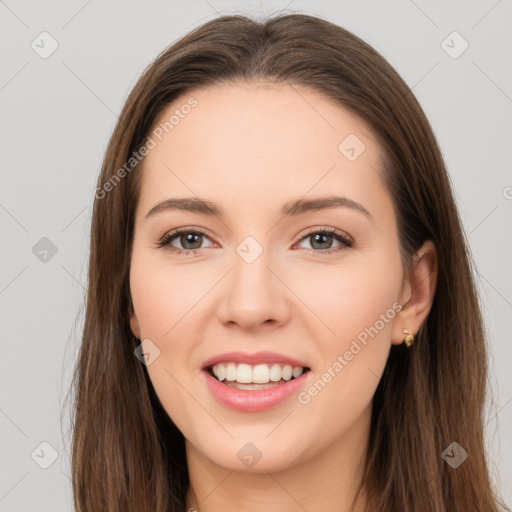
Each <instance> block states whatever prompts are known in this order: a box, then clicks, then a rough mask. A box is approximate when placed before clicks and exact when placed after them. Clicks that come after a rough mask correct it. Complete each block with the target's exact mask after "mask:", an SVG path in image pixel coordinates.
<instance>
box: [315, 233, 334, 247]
mask: <svg viewBox="0 0 512 512" xmlns="http://www.w3.org/2000/svg"><path fill="white" fill-rule="evenodd" d="M329 238H332V235H327V234H325V233H317V234H316V235H314V236H313V239H314V242H313V243H312V244H311V245H312V247H313V248H316V249H328V247H315V244H316V243H317V241H318V240H319V239H320V242H319V243H320V244H321V243H322V241H323V243H326V241H325V240H326V239H329Z"/></svg>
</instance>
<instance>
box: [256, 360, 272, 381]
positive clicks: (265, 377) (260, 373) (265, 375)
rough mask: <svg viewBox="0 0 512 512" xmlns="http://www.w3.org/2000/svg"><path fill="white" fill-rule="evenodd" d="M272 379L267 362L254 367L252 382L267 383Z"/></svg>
mask: <svg viewBox="0 0 512 512" xmlns="http://www.w3.org/2000/svg"><path fill="white" fill-rule="evenodd" d="M269 380H270V370H269V369H268V366H267V365H266V364H258V365H256V366H255V367H254V368H253V369H252V382H254V383H256V384H266V383H267V382H268V381H269Z"/></svg>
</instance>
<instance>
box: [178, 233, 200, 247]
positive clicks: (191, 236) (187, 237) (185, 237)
mask: <svg viewBox="0 0 512 512" xmlns="http://www.w3.org/2000/svg"><path fill="white" fill-rule="evenodd" d="M201 236H202V235H201V234H199V233H187V234H186V235H182V236H181V243H182V245H183V247H184V248H185V249H199V248H200V247H201V240H200V241H199V245H197V246H195V247H187V243H189V242H190V243H192V244H194V243H196V244H197V238H199V237H201ZM194 239H195V241H194Z"/></svg>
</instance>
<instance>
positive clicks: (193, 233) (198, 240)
mask: <svg viewBox="0 0 512 512" xmlns="http://www.w3.org/2000/svg"><path fill="white" fill-rule="evenodd" d="M205 238H207V239H209V237H208V236H207V235H206V233H204V232H203V231H201V230H191V229H175V230H174V231H171V232H170V233H167V234H165V235H164V236H163V237H162V238H161V239H160V240H159V242H158V243H157V245H158V247H167V249H169V250H170V251H172V252H176V253H186V254H189V253H192V254H196V253H197V251H198V250H199V249H203V241H204V239H205ZM175 240H176V241H177V242H179V243H180V244H181V245H182V247H181V248H180V247H176V246H174V245H173V244H172V242H174V241H175Z"/></svg>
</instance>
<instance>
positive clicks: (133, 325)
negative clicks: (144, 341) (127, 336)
mask: <svg viewBox="0 0 512 512" xmlns="http://www.w3.org/2000/svg"><path fill="white" fill-rule="evenodd" d="M130 329H131V330H132V333H133V335H134V336H135V337H136V338H138V339H139V340H140V327H139V320H138V319H137V315H136V314H135V310H134V309H133V305H132V303H131V301H130Z"/></svg>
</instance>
